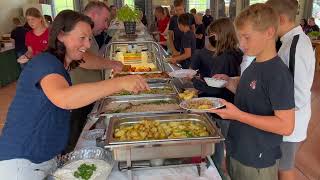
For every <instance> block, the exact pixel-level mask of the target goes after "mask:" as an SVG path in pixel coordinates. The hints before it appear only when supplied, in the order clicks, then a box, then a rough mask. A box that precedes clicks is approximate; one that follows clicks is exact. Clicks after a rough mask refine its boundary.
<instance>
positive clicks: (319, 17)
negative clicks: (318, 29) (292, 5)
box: [312, 0, 320, 25]
mask: <svg viewBox="0 0 320 180" xmlns="http://www.w3.org/2000/svg"><path fill="white" fill-rule="evenodd" d="M312 17H314V19H315V22H316V24H317V25H320V0H313V4H312Z"/></svg>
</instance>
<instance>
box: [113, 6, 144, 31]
mask: <svg viewBox="0 0 320 180" xmlns="http://www.w3.org/2000/svg"><path fill="white" fill-rule="evenodd" d="M117 19H118V20H119V21H122V22H123V24H124V29H125V32H126V34H134V33H135V32H136V22H138V21H139V20H140V11H139V10H137V9H135V8H132V7H129V6H128V5H125V6H123V7H121V8H120V9H119V10H118V11H117Z"/></svg>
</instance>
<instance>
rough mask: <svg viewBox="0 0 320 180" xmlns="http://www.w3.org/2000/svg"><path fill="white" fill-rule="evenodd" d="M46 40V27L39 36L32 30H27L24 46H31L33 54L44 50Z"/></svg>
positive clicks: (47, 36) (47, 30) (47, 38)
mask: <svg viewBox="0 0 320 180" xmlns="http://www.w3.org/2000/svg"><path fill="white" fill-rule="evenodd" d="M48 41H49V29H48V28H47V29H46V30H45V31H44V32H43V33H42V34H41V35H40V36H37V35H35V34H34V33H33V31H32V30H31V31H29V32H27V34H26V46H27V47H31V49H32V56H35V55H37V54H39V53H41V52H43V51H45V50H46V49H47V47H48Z"/></svg>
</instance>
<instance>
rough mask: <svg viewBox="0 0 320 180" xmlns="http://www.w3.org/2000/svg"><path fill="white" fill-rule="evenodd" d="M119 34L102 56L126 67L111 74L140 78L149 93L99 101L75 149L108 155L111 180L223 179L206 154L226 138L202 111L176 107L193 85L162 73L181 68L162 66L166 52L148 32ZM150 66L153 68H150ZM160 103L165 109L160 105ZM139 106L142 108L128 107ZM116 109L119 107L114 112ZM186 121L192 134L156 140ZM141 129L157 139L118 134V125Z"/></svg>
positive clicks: (128, 94) (211, 151) (115, 96)
mask: <svg viewBox="0 0 320 180" xmlns="http://www.w3.org/2000/svg"><path fill="white" fill-rule="evenodd" d="M117 34H118V35H117V36H114V38H113V39H112V41H111V44H109V45H108V46H107V47H106V51H105V56H108V57H109V58H111V59H116V60H119V61H122V62H123V63H124V64H125V66H127V69H126V70H125V71H124V72H122V73H120V74H117V75H114V76H123V75H128V74H140V75H142V76H143V77H145V78H146V80H147V82H148V83H149V85H150V87H151V91H150V92H148V93H151V92H152V93H151V94H148V93H147V94H143V93H142V94H130V93H129V92H121V93H118V94H115V95H113V96H110V97H106V98H104V99H101V100H100V101H97V102H96V103H95V106H94V108H93V110H92V112H91V113H90V115H89V116H88V120H87V123H86V125H85V127H84V129H83V132H82V133H81V135H80V138H79V140H78V143H77V145H76V150H79V149H83V148H87V147H96V146H97V147H100V148H104V149H105V151H106V152H107V153H108V154H110V155H112V157H113V159H114V160H115V164H114V166H113V170H112V172H111V174H110V176H109V178H108V179H110V180H122V179H123V180H127V179H129V180H132V179H135V180H144V179H146V180H147V179H148V180H149V179H153V180H157V179H159V180H160V179H174V180H180V179H181V180H185V179H194V180H196V179H199V180H200V179H201V180H206V179H208V180H209V179H210V180H220V179H221V177H220V175H219V173H218V171H217V169H216V167H215V166H214V164H213V162H212V160H211V158H210V156H211V155H212V154H213V153H214V144H215V143H218V142H220V141H223V140H224V137H223V136H222V135H221V132H220V130H219V129H217V127H216V126H215V124H214V123H213V121H212V119H211V116H209V115H208V114H206V113H200V114H197V113H190V112H187V111H184V110H182V109H180V107H179V103H180V101H181V100H180V98H179V96H178V93H179V92H183V90H185V89H186V88H190V87H192V83H191V82H190V81H188V80H185V79H171V78H170V77H169V76H168V75H166V74H167V73H168V72H172V71H174V70H177V69H180V67H178V66H176V65H172V64H168V63H165V61H164V59H165V58H166V57H168V54H166V52H165V51H164V50H163V49H162V47H160V46H159V45H158V44H157V43H155V42H154V41H153V40H151V39H149V36H148V33H146V32H143V34H142V33H141V34H137V35H136V36H135V37H132V36H130V37H125V36H122V35H121V33H117ZM128 38H129V39H128ZM144 55H145V56H146V59H145V60H144V59H143V57H144ZM139 64H143V66H145V67H141V66H139ZM150 64H153V65H154V67H153V66H149V65H150ZM167 76H168V77H167ZM105 77H106V79H107V78H108V77H109V75H107V74H106V75H105ZM153 88H154V90H152V89H153ZM166 90H168V92H167V91H166ZM153 93H154V94H153ZM161 93H164V94H161ZM171 93H172V94H171ZM153 102H155V103H154V104H153ZM162 103H164V105H161V104H162ZM140 105H142V106H141V107H140V109H137V108H132V107H135V106H140ZM123 106H125V107H123ZM114 107H115V109H113V108H114ZM119 107H120V109H117V108H119ZM131 108H132V109H131ZM143 123H144V124H143ZM170 123H171V124H170ZM183 123H184V124H183ZM188 123H189V124H190V125H191V124H192V125H191V126H197V127H194V128H195V129H197V131H195V132H193V131H191V130H187V131H188V133H189V134H190V133H191V134H192V135H190V136H189V135H188V137H180V135H172V134H171V135H172V136H171V137H170V136H169V137H166V138H164V139H161V138H159V137H161V136H165V133H163V135H161V133H160V132H161V130H168V129H173V130H171V131H174V129H175V128H178V126H179V128H183V127H187V126H189V124H188ZM187 124H188V125H187ZM144 125H145V128H148V127H153V129H154V128H158V130H156V131H154V133H153V136H154V137H156V138H155V139H154V137H150V138H149V135H150V133H149V135H148V138H146V139H139V138H141V137H142V134H141V132H142V131H144V130H142V129H139V131H138V130H137V131H138V134H139V133H140V137H139V138H138V136H134V137H132V138H136V140H133V139H131V140H130V138H129V137H125V136H122V135H121V134H123V133H121V132H119V131H121V127H124V129H128V128H129V126H134V127H132V128H138V127H140V128H143V129H144V127H142V126H144ZM160 126H162V127H160ZM169 126H170V127H169ZM161 128H163V129H161ZM122 130H123V129H122ZM152 131H153V130H152ZM183 131H184V133H187V131H185V130H183ZM116 132H118V134H116ZM132 133H135V132H132ZM195 133H204V134H205V135H195ZM151 134H152V133H151ZM166 134H168V133H166ZM173 134H174V133H173ZM119 138H120V140H119ZM123 138H124V139H123ZM126 138H129V139H126ZM121 139H122V140H121ZM194 158H195V159H196V160H194Z"/></svg>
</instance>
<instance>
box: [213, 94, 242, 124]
mask: <svg viewBox="0 0 320 180" xmlns="http://www.w3.org/2000/svg"><path fill="white" fill-rule="evenodd" d="M220 102H221V103H222V104H223V105H225V108H223V109H212V110H210V112H211V113H215V114H217V115H219V116H220V117H221V118H222V119H230V120H237V119H239V117H240V116H241V114H242V111H241V110H239V109H238V108H237V107H236V106H235V105H233V104H232V103H229V102H228V101H226V100H223V99H221V100H220Z"/></svg>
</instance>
